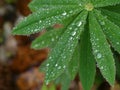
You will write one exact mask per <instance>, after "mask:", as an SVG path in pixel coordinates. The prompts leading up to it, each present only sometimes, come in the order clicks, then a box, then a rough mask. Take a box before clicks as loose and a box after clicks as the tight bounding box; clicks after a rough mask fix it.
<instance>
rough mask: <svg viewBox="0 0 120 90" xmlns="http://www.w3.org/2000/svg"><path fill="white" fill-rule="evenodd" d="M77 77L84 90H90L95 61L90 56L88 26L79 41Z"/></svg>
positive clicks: (91, 55)
mask: <svg viewBox="0 0 120 90" xmlns="http://www.w3.org/2000/svg"><path fill="white" fill-rule="evenodd" d="M79 50H80V60H79V63H80V65H79V76H80V81H81V83H82V86H83V89H84V90H91V88H92V85H93V83H94V78H95V71H96V65H95V59H94V56H93V54H92V47H91V43H90V35H89V28H88V24H87V25H86V27H85V30H84V32H83V33H82V35H81V40H80V49H79Z"/></svg>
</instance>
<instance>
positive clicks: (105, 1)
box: [92, 0, 120, 7]
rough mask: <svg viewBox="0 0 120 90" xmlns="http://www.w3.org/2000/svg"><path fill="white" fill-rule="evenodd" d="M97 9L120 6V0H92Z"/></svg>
mask: <svg viewBox="0 0 120 90" xmlns="http://www.w3.org/2000/svg"><path fill="white" fill-rule="evenodd" d="M92 3H93V4H94V6H95V7H105V6H114V5H116V4H120V0H92Z"/></svg>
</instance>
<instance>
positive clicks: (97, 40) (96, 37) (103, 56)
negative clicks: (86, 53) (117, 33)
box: [89, 12, 115, 85]
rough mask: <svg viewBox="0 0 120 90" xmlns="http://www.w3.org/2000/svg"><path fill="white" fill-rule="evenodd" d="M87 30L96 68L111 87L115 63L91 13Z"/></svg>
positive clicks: (113, 79)
mask: <svg viewBox="0 0 120 90" xmlns="http://www.w3.org/2000/svg"><path fill="white" fill-rule="evenodd" d="M89 29H90V38H91V43H92V48H93V54H94V56H95V59H96V61H97V66H98V68H99V69H100V71H101V73H102V75H103V77H104V78H105V79H106V80H107V81H108V82H109V83H110V84H111V85H113V84H114V81H115V62H114V59H113V55H112V52H111V50H110V47H109V45H108V43H107V40H106V37H105V35H104V33H103V32H102V28H101V27H100V25H99V23H98V22H97V20H96V18H95V15H94V14H93V12H91V13H90V15H89Z"/></svg>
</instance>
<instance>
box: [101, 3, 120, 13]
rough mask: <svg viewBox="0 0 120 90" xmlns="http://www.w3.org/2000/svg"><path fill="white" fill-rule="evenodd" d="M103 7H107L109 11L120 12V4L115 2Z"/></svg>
mask: <svg viewBox="0 0 120 90" xmlns="http://www.w3.org/2000/svg"><path fill="white" fill-rule="evenodd" d="M103 9H107V10H109V11H112V12H116V13H119V14H120V4H117V5H115V6H107V7H104V8H103Z"/></svg>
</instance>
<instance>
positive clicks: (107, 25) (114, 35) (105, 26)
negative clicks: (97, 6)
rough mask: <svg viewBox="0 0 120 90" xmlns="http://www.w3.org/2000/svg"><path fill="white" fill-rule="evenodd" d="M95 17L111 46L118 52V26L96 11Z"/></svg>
mask: <svg viewBox="0 0 120 90" xmlns="http://www.w3.org/2000/svg"><path fill="white" fill-rule="evenodd" d="M96 13H97V14H96V15H97V18H98V19H99V23H100V25H101V27H102V30H103V32H104V33H105V34H106V36H107V38H108V40H109V41H110V43H111V44H112V46H113V47H114V48H115V50H117V51H118V52H119V53H120V27H119V26H117V25H115V24H114V22H111V21H110V20H108V19H107V18H106V17H105V16H103V15H101V14H100V13H99V12H98V11H96Z"/></svg>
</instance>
